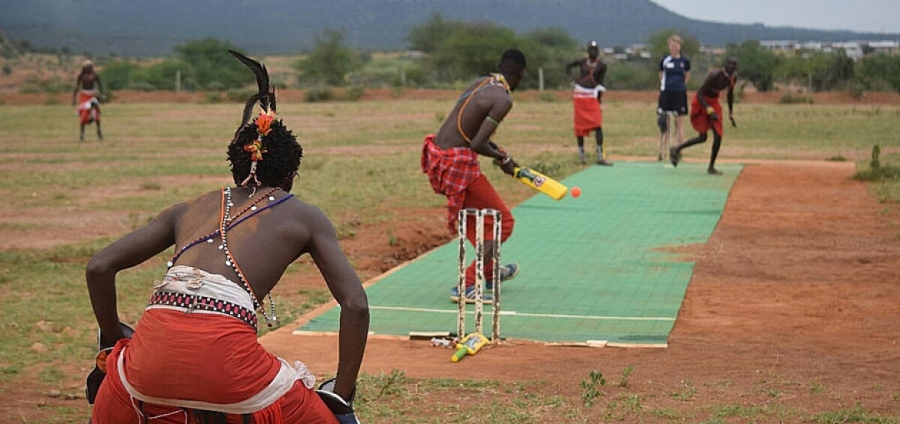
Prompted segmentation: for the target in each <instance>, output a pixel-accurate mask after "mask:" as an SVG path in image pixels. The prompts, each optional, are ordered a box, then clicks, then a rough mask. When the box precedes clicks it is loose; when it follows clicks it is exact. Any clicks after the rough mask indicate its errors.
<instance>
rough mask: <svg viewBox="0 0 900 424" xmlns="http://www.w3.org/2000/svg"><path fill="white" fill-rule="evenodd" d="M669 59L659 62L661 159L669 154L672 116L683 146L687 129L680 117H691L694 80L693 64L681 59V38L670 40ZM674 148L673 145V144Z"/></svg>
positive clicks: (658, 107) (657, 110)
mask: <svg viewBox="0 0 900 424" xmlns="http://www.w3.org/2000/svg"><path fill="white" fill-rule="evenodd" d="M668 43H669V55H668V56H666V57H665V58H663V60H661V61H660V62H659V82H660V83H659V103H658V105H657V109H656V114H657V124H658V125H659V130H660V134H659V157H658V159H659V160H660V161H662V160H663V155H664V154H665V153H667V152H666V151H665V147H664V143H663V142H664V141H668V142H669V143H672V140H665V138H666V137H668V132H669V131H668V129H669V125H671V122H669V119H668V117H669V115H670V114H674V115H675V126H676V129H677V131H678V145H681V143H682V142H684V127H683V126H682V123H681V121H682V119H681V117H682V116H684V115H687V114H688V105H687V83H688V81H690V79H691V61H690V60H688V58H686V57H684V56H682V55H681V44H682V41H681V37H679V36H677V35H672V36H671V37H669V39H668ZM673 144H674V143H673Z"/></svg>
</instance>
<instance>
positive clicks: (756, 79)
mask: <svg viewBox="0 0 900 424" xmlns="http://www.w3.org/2000/svg"><path fill="white" fill-rule="evenodd" d="M726 56H735V57H737V58H738V73H739V74H740V77H741V79H742V80H744V81H748V82H750V83H752V84H753V86H754V87H756V90H757V91H760V92H765V91H769V90H772V89H773V88H774V85H775V73H776V72H777V71H778V67H779V66H781V63H782V58H781V57H780V56H778V55H776V54H775V53H773V52H771V51H769V50H768V49H766V48H765V47H763V46H761V45H760V44H759V41H756V40H747V41H744V42H743V43H741V44H730V45H728V49H727V53H726Z"/></svg>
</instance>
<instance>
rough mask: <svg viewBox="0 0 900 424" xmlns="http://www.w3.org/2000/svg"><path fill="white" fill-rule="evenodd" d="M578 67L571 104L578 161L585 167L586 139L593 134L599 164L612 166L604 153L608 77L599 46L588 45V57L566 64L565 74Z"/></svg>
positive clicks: (591, 42)
mask: <svg viewBox="0 0 900 424" xmlns="http://www.w3.org/2000/svg"><path fill="white" fill-rule="evenodd" d="M572 68H578V71H579V74H578V78H577V79H575V91H574V93H573V95H572V101H573V103H574V105H575V139H576V140H577V141H578V158H579V159H580V160H581V163H582V164H584V163H586V162H587V161H586V160H585V155H584V137H586V136H587V135H588V134H590V133H591V131H593V132H594V136H595V137H596V139H597V165H606V166H611V165H612V163H611V162H608V161H607V160H606V151H605V150H603V109H602V108H601V104H602V103H603V101H602V97H603V92H604V91H606V87H604V86H603V80H604V78H606V64H605V63H603V60H602V59H600V46H599V45H598V44H597V42H596V41H594V40H591V41H590V42H589V43H588V46H587V58H582V59H577V60H574V61H572V62H571V63H569V64H568V65H566V74H567V75H569V74H570V72H571V70H572Z"/></svg>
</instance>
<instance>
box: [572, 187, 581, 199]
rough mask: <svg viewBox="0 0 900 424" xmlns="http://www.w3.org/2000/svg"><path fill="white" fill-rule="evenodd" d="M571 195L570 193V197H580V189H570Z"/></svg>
mask: <svg viewBox="0 0 900 424" xmlns="http://www.w3.org/2000/svg"><path fill="white" fill-rule="evenodd" d="M571 193H572V197H578V196H581V189H580V188H578V186H575V187H572V190H571Z"/></svg>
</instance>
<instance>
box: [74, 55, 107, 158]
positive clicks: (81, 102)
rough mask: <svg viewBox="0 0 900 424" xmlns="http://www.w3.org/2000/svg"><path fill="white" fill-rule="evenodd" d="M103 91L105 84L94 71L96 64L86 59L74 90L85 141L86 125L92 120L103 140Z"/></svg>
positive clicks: (98, 136)
mask: <svg viewBox="0 0 900 424" xmlns="http://www.w3.org/2000/svg"><path fill="white" fill-rule="evenodd" d="M102 91H103V84H102V83H101V82H100V76H99V75H97V74H96V73H95V72H94V64H93V62H91V61H90V60H85V61H84V62H83V63H82V66H81V73H79V74H78V78H77V79H76V81H75V91H73V92H72V106H75V105H76V103H75V98H76V96H77V98H78V103H77V105H78V106H77V109H76V110H77V112H78V121H79V122H80V123H81V133H80V135H79V136H78V139H79V140H80V141H84V127H85V125H90V124H91V123H92V122H95V123H96V124H97V138H99V139H100V140H103V131H101V130H100V100H99V98H100V93H101V92H102Z"/></svg>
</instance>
